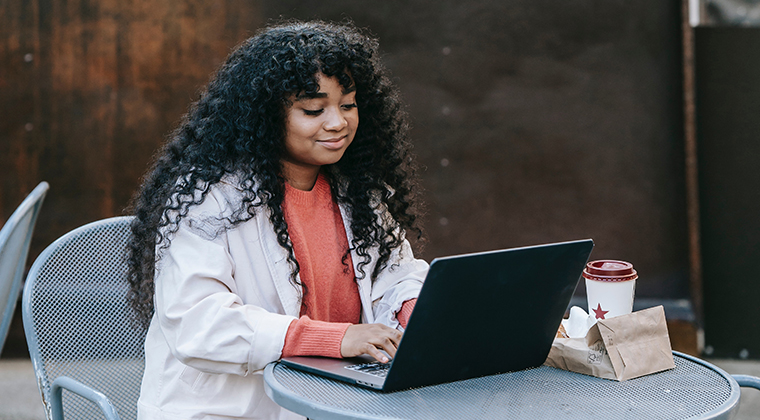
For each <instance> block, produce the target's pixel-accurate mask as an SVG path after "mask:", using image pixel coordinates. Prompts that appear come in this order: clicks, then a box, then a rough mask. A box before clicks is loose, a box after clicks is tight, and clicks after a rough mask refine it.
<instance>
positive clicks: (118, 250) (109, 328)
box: [22, 217, 145, 420]
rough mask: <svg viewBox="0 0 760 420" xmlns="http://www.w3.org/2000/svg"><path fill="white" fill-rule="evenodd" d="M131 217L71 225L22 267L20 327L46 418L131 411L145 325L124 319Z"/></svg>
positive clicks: (141, 366) (127, 415) (134, 413)
mask: <svg viewBox="0 0 760 420" xmlns="http://www.w3.org/2000/svg"><path fill="white" fill-rule="evenodd" d="M131 220H132V218H131V217H115V218H111V219H105V220H101V221H97V222H94V223H90V224H88V225H85V226H82V227H80V228H78V229H75V230H73V231H72V232H69V233H67V234H66V235H64V236H63V237H61V238H60V239H58V240H56V241H55V242H53V243H52V244H51V245H50V246H49V247H48V248H47V249H45V251H43V252H42V254H40V256H39V258H37V260H36V261H35V262H34V265H32V268H31V270H30V271H29V276H28V278H27V281H26V285H25V286H24V295H23V301H22V305H23V308H22V309H23V316H24V329H25V331H26V337H27V342H28V344H29V353H30V355H31V358H32V364H33V366H34V371H35V374H36V375H37V382H38V384H39V388H40V395H41V397H42V402H43V405H44V406H45V411H46V413H47V417H48V419H56V420H57V419H62V418H63V414H64V413H65V414H66V418H70V419H102V418H106V419H119V418H121V419H134V418H136V416H137V399H138V396H139V393H140V381H141V380H142V373H143V370H144V368H145V362H144V351H143V343H144V339H145V331H143V330H142V329H140V328H136V327H134V326H133V325H132V323H131V322H130V319H131V318H130V309H129V305H128V303H127V300H126V293H127V290H128V287H129V286H128V284H127V280H126V273H127V264H126V244H127V241H128V239H129V236H130V230H129V223H130V221H131ZM63 390H66V398H62V394H63Z"/></svg>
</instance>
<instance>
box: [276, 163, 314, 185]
mask: <svg viewBox="0 0 760 420" xmlns="http://www.w3.org/2000/svg"><path fill="white" fill-rule="evenodd" d="M320 168H321V167H320V166H308V167H305V166H301V165H290V164H287V163H284V164H283V167H282V172H283V174H282V175H283V177H284V178H285V181H287V183H288V184H289V185H290V186H291V187H293V188H295V189H298V190H302V191H311V190H312V188H314V184H316V182H317V176H319V170H320Z"/></svg>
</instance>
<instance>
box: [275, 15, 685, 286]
mask: <svg viewBox="0 0 760 420" xmlns="http://www.w3.org/2000/svg"><path fill="white" fill-rule="evenodd" d="M264 4H265V9H264V10H265V14H266V15H267V16H270V17H276V16H280V15H282V16H285V17H298V18H302V19H308V18H313V17H319V18H323V19H327V20H340V19H343V18H344V17H351V18H352V19H353V20H354V21H355V22H356V24H357V25H358V26H360V27H368V28H369V29H370V30H371V31H372V32H374V33H375V34H377V35H378V36H379V38H380V46H381V48H382V49H383V50H384V51H385V52H386V59H387V60H386V61H387V63H388V66H389V67H390V69H391V70H392V72H393V74H394V76H395V77H396V80H397V81H398V84H399V85H400V87H401V90H402V94H403V95H404V97H405V98H406V100H407V103H408V104H409V111H410V114H411V116H412V118H413V120H414V131H413V137H414V143H415V152H416V153H417V155H418V156H419V158H420V161H421V162H422V163H423V164H424V165H425V167H426V170H425V171H424V172H423V174H422V175H423V180H424V186H425V187H426V189H427V191H426V195H425V197H426V199H427V204H428V210H429V212H428V218H427V222H426V228H427V232H428V236H429V242H428V244H427V246H426V248H425V252H424V256H425V257H426V258H432V257H434V256H437V255H445V254H450V253H458V252H470V251H477V250H485V249H492V248H499V247H508V246H520V245H527V244H535V243H541V242H548V241H560V240H570V239H578V238H585V237H592V238H593V239H594V240H595V241H596V244H597V246H596V248H595V250H594V253H593V255H592V257H594V258H617V259H627V260H630V261H632V262H633V263H634V265H635V266H636V267H637V268H638V269H639V271H640V274H641V280H640V281H639V284H638V285H637V287H638V290H637V293H638V295H639V296H648V297H660V298H662V297H664V298H688V295H689V292H688V256H687V242H686V238H687V230H686V229H687V228H686V209H685V192H684V175H683V173H684V165H683V161H684V157H683V134H682V121H683V119H682V103H683V102H682V87H681V85H682V76H681V74H682V70H681V36H680V2H677V1H666V2H663V1H643V2H621V1H579V2H571V3H563V2H556V1H548V0H547V1H535V0H518V1H510V2H503V1H489V0H479V1H474V2H461V1H448V0H443V1H438V2H435V3H430V2H421V1H416V2H400V1H391V2H382V3H380V4H382V6H380V5H377V6H372V7H368V5H367V4H366V3H363V2H355V1H334V2H329V3H319V4H318V5H312V4H309V5H308V6H307V5H305V3H303V2H300V1H295V0H291V1H288V0H281V1H276V2H275V1H267V2H265V3H264Z"/></svg>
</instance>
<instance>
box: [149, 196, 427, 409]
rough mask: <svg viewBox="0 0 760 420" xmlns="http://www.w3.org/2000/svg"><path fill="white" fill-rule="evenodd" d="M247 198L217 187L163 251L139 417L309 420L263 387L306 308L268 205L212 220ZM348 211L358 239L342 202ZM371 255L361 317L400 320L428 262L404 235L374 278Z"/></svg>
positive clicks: (392, 323)
mask: <svg viewBox="0 0 760 420" xmlns="http://www.w3.org/2000/svg"><path fill="white" fill-rule="evenodd" d="M241 197H242V194H241V192H240V191H238V190H237V189H235V188H234V187H232V186H231V185H230V184H226V183H219V184H216V185H214V186H213V187H212V188H211V190H210V192H209V193H208V195H207V196H206V198H205V200H204V201H203V203H201V204H200V205H198V206H195V207H192V208H191V209H190V213H189V214H188V217H187V218H185V219H183V221H182V223H181V225H180V229H179V230H178V231H177V232H176V234H175V235H174V236H173V237H172V240H171V245H170V246H169V248H167V249H165V250H163V251H161V257H160V259H159V261H158V263H157V270H156V278H155V309H156V310H155V314H154V316H153V319H152V320H151V324H150V328H149V330H148V334H147V337H146V341H145V374H144V377H143V383H142V389H141V393H140V400H139V402H138V419H140V420H158V419H161V420H180V419H181V420H189V419H230V418H241V419H303V417H302V416H299V415H296V414H294V413H292V412H289V411H287V410H285V409H283V408H281V407H279V406H278V405H277V404H276V403H274V402H273V401H272V400H271V399H269V397H267V396H266V394H265V393H264V381H263V369H264V367H265V366H266V365H267V364H268V363H270V362H272V361H275V360H277V359H279V358H280V355H281V352H282V347H283V344H284V341H285V335H286V333H287V330H288V326H289V325H290V322H291V321H293V320H294V319H296V318H297V317H298V315H299V311H300V309H301V300H300V294H299V290H298V289H296V287H295V286H294V285H293V284H292V283H291V281H290V274H291V268H290V265H289V264H288V261H287V252H286V251H285V250H284V249H283V248H282V247H281V246H280V245H279V244H278V243H277V238H276V234H275V232H274V228H273V226H272V224H271V222H270V221H269V215H268V212H267V211H266V210H264V208H262V209H261V210H260V211H259V213H258V214H257V215H256V216H255V217H254V218H252V219H251V220H249V221H247V222H245V223H242V224H240V225H238V226H236V227H234V228H232V229H228V230H226V231H225V230H220V229H217V228H209V227H210V226H211V225H210V224H204V223H203V221H204V220H206V221H208V220H209V217H218V215H220V214H230V211H231V209H234V208H236V207H237V205H238V204H237V203H239V202H240V199H241ZM341 214H342V216H343V221H344V224H345V227H346V234H347V235H348V240H349V243H350V242H351V239H352V235H351V229H350V220H349V216H348V214H347V213H346V209H345V208H343V207H341ZM190 220H191V221H192V222H190V223H188V221H190ZM372 256H373V259H372V263H371V264H369V265H367V266H365V267H364V271H365V273H367V275H366V276H365V278H364V279H362V280H359V295H360V298H361V302H362V322H363V323H377V322H379V323H383V324H385V325H388V326H390V327H396V326H397V325H398V321H397V320H396V318H395V313H396V312H397V311H398V310H399V309H400V308H401V304H402V303H403V302H404V301H405V300H408V299H411V298H414V297H416V296H417V295H418V294H419V290H420V288H421V287H422V282H423V280H424V277H425V274H426V273H427V269H428V264H427V263H426V262H425V261H422V260H417V259H415V258H414V256H413V255H412V250H411V247H410V246H409V243H408V242H406V241H404V243H403V244H402V245H401V246H400V247H399V248H398V249H396V250H395V251H394V252H393V254H392V255H391V258H390V260H389V262H388V266H387V268H386V269H384V270H383V271H382V272H381V273H380V274H379V275H378V276H377V279H376V281H375V283H374V284H372V282H371V281H370V274H371V273H372V271H373V269H374V263H375V261H376V260H377V254H376V253H375V254H372ZM352 260H353V262H354V270H355V272H356V273H357V275H359V269H358V267H357V264H358V263H359V262H361V261H362V258H361V257H359V256H358V255H356V254H352Z"/></svg>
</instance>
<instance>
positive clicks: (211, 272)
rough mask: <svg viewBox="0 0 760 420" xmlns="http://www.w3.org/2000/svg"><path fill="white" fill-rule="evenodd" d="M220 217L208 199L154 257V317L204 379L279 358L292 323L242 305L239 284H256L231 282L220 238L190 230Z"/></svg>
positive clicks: (216, 233) (231, 270) (223, 238)
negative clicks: (238, 291)
mask: <svg viewBox="0 0 760 420" xmlns="http://www.w3.org/2000/svg"><path fill="white" fill-rule="evenodd" d="M220 213H221V212H220V206H219V204H218V202H217V201H216V199H215V198H214V197H213V195H212V194H208V195H207V197H206V200H205V201H204V202H203V203H202V204H201V205H199V206H197V207H194V208H193V209H192V210H191V212H190V214H188V217H187V218H186V219H183V221H182V223H181V224H180V227H179V230H178V231H177V232H176V233H175V234H173V235H172V237H171V242H170V245H169V247H168V248H165V249H159V250H158V252H159V255H160V257H159V260H158V264H157V271H156V277H155V309H156V314H155V317H156V320H157V322H158V325H159V327H160V330H161V332H162V333H163V336H164V337H165V339H166V342H167V344H168V346H169V348H170V351H171V352H172V354H173V355H174V356H175V357H176V358H177V359H178V360H180V361H181V362H182V363H184V364H186V365H188V366H191V367H193V368H195V369H198V370H200V371H203V372H208V373H227V374H237V375H247V374H248V373H250V372H252V371H256V370H259V369H263V368H264V367H265V366H266V364H267V363H269V362H271V361H274V360H277V359H278V358H279V357H280V353H281V351H282V347H283V344H284V341H285V335H286V333H287V330H288V326H289V325H290V323H291V322H292V321H293V320H294V319H295V318H294V317H292V316H287V315H281V314H276V313H272V312H269V311H267V310H265V309H264V308H262V307H258V306H254V305H250V304H243V301H242V299H241V298H240V296H238V295H237V294H236V291H237V283H236V282H238V281H256V279H237V278H235V263H234V261H233V260H232V258H231V256H230V253H229V251H228V246H227V240H226V234H225V232H224V230H223V229H221V230H220V229H212V230H208V229H207V230H204V229H196V228H193V223H194V222H198V221H202V220H204V217H206V216H205V215H208V214H216V215H218V214H220ZM205 220H209V219H208V217H207V218H206V219H205ZM200 224H201V225H202V223H200Z"/></svg>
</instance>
